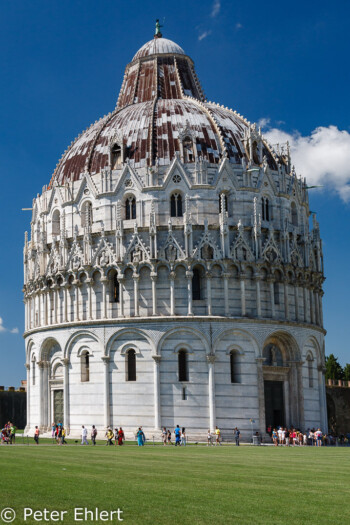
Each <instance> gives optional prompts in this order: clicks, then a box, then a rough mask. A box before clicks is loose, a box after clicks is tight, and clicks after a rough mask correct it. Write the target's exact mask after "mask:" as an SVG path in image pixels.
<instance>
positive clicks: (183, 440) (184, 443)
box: [181, 427, 186, 447]
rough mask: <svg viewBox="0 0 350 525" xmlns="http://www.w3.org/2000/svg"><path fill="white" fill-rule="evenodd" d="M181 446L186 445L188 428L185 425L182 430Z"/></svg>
mask: <svg viewBox="0 0 350 525" xmlns="http://www.w3.org/2000/svg"><path fill="white" fill-rule="evenodd" d="M181 446H184V447H185V446H186V429H185V427H182V431H181Z"/></svg>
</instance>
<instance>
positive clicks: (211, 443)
mask: <svg viewBox="0 0 350 525" xmlns="http://www.w3.org/2000/svg"><path fill="white" fill-rule="evenodd" d="M209 445H211V446H212V447H213V446H214V443H213V436H212V435H211V433H210V430H209V429H208V435H207V447H209Z"/></svg>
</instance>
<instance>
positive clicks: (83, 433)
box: [81, 425, 89, 445]
mask: <svg viewBox="0 0 350 525" xmlns="http://www.w3.org/2000/svg"><path fill="white" fill-rule="evenodd" d="M87 435H88V432H87V429H86V428H85V427H84V425H82V427H81V444H82V445H88V444H89V442H88V440H87Z"/></svg>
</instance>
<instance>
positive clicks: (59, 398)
mask: <svg viewBox="0 0 350 525" xmlns="http://www.w3.org/2000/svg"><path fill="white" fill-rule="evenodd" d="M53 420H54V422H55V423H56V425H57V423H58V422H59V421H61V422H62V423H63V390H54V391H53Z"/></svg>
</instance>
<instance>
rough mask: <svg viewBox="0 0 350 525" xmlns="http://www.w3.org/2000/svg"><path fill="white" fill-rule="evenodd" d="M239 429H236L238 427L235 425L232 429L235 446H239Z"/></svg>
mask: <svg viewBox="0 0 350 525" xmlns="http://www.w3.org/2000/svg"><path fill="white" fill-rule="evenodd" d="M240 434H241V433H240V431H239V430H238V428H237V427H236V428H235V429H234V431H233V435H234V438H235V442H236V446H237V447H239V436H240Z"/></svg>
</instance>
